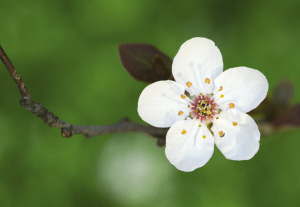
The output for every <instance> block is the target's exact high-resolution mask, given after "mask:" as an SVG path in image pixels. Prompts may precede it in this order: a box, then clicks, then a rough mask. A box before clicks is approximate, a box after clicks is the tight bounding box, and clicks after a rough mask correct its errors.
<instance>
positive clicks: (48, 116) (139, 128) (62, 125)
mask: <svg viewBox="0 0 300 207" xmlns="http://www.w3.org/2000/svg"><path fill="white" fill-rule="evenodd" d="M0 59H1V61H2V62H3V63H4V65H5V67H6V69H7V70H8V72H9V73H10V75H11V77H12V79H13V80H14V82H15V83H16V85H17V87H18V89H19V92H20V94H21V98H22V99H21V100H20V104H21V105H22V106H23V107H24V108H25V109H27V110H28V111H30V112H31V113H33V114H35V115H36V116H37V117H39V118H41V119H42V120H43V121H44V123H45V124H48V125H49V127H56V128H59V129H61V135H62V136H63V137H72V136H73V135H74V134H83V135H84V136H85V137H87V138H90V137H95V136H99V135H104V134H113V133H123V132H141V133H146V134H149V135H151V136H153V137H155V138H157V139H158V141H157V144H158V145H159V146H164V145H165V137H166V134H167V131H168V128H156V127H153V126H145V125H141V124H137V123H134V122H131V121H130V120H129V119H128V118H124V119H122V120H121V121H119V123H117V124H113V125H102V126H87V125H72V124H70V123H68V122H65V121H63V120H61V119H59V118H58V117H57V116H56V115H55V114H53V113H52V112H51V111H49V110H48V109H46V108H45V107H43V106H42V105H41V104H39V103H36V102H35V101H33V100H32V98H31V95H30V93H29V91H28V89H27V88H26V86H25V84H24V82H23V80H22V78H21V76H20V74H19V73H18V72H17V71H16V69H15V68H14V66H13V64H12V63H11V61H10V60H9V58H8V56H7V55H6V53H5V52H4V50H3V48H2V47H1V45H0Z"/></svg>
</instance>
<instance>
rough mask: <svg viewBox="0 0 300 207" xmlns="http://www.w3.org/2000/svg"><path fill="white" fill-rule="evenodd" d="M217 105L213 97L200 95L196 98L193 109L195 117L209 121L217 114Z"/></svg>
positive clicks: (202, 120)
mask: <svg viewBox="0 0 300 207" xmlns="http://www.w3.org/2000/svg"><path fill="white" fill-rule="evenodd" d="M216 107H217V106H216V103H215V102H214V99H213V98H210V97H209V96H206V95H200V96H197V97H196V98H194V100H193V103H192V106H191V111H192V115H193V116H194V118H196V119H200V120H201V122H207V121H210V120H211V119H212V118H213V117H214V116H215V115H216V114H217V112H218V110H217V108H216Z"/></svg>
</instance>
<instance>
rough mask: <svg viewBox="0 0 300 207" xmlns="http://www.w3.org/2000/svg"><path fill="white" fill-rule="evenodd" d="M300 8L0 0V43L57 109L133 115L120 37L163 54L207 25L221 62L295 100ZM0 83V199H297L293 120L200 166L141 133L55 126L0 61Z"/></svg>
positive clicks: (69, 206)
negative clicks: (250, 153) (29, 107)
mask: <svg viewBox="0 0 300 207" xmlns="http://www.w3.org/2000/svg"><path fill="white" fill-rule="evenodd" d="M299 9H300V2H299V1H298V0H285V1H280V0H275V1H274V0H267V1H260V0H252V1H233V0H228V1H223V0H218V1H211V0H202V1H196V0H185V1H170V0H152V1H141V0H127V1H123V0H112V1H104V0H90V1H80V0H51V1H50V0H28V1H17V0H10V1H1V6H0V17H1V18H0V19H1V21H0V44H1V46H2V47H3V48H4V50H5V51H6V53H7V54H8V56H9V57H10V59H11V61H12V62H13V64H14V66H15V67H16V69H17V70H18V71H19V72H20V74H21V76H22V78H23V80H24V82H25V84H26V86H27V88H28V89H29V91H30V92H31V95H32V97H33V100H35V101H37V102H39V103H41V104H42V105H43V106H45V107H47V108H48V109H50V110H51V111H52V112H54V113H55V114H56V115H58V116H59V117H60V118H61V119H63V120H66V121H68V122H70V123H73V124H88V125H102V124H113V123H116V122H118V120H120V119H121V118H123V117H125V116H128V117H130V118H131V119H132V120H133V121H136V122H139V123H143V121H142V120H141V119H140V118H139V116H138V114H137V100H138V97H139V95H140V93H141V91H142V90H143V89H144V87H146V84H145V83H142V82H137V81H135V80H134V79H133V78H131V77H130V76H129V75H128V74H127V72H126V71H125V70H124V69H123V68H122V66H121V64H120V61H119V57H118V52H117V46H118V44H121V43H149V44H153V45H155V46H157V47H158V48H159V49H160V50H162V51H163V52H165V53H166V54H168V55H169V56H170V57H172V58H173V57H174V56H175V54H176V52H177V51H178V49H179V47H180V45H181V44H182V43H183V42H184V41H186V40H187V39H190V38H192V37H207V38H209V39H212V40H213V41H214V42H215V43H216V45H217V46H218V47H219V48H220V50H221V52H222V55H223V60H224V66H225V69H226V68H230V67H236V66H248V67H252V68H256V69H259V70H260V71H261V72H262V73H264V74H265V76H266V77H267V79H268V81H269V85H270V90H269V91H270V92H272V91H273V90H274V87H275V85H276V84H277V83H278V82H279V81H281V80H283V79H288V80H290V81H292V83H293V84H294V87H295V96H294V98H293V100H292V103H297V102H299V101H300V95H299V90H300V81H299V77H300V62H299V59H300V58H299V56H300V40H299V37H300V26H299V20H300V12H299ZM249 84H251V83H249ZM0 88H1V89H0V92H1V96H0V103H1V107H0V114H1V115H0V206H3V207H6V206H18V207H19V206H30V207H35V206H63V207H73V206H75V207H76V206H78V207H79V206H80V207H81V206H108V207H109V206H120V207H123V206H124V207H126V206H130V207H134V206H138V207H143V206H147V207H148V206H149V207H150V206H172V207H177V206H178V207H181V206H210V207H214V206H230V207H234V206H246V207H247V206H249V207H250V206H286V205H289V206H300V199H299V194H300V176H299V172H300V169H299V157H300V151H299V146H300V130H298V131H297V130H293V131H284V132H278V133H275V134H272V135H270V136H267V137H262V139H261V142H260V143H261V147H260V150H259V152H258V153H257V155H255V156H254V158H253V159H251V160H249V161H243V162H237V161H230V160H227V159H226V158H225V157H224V156H223V155H222V154H221V153H220V152H219V150H218V149H217V148H215V152H214V155H213V157H212V158H211V160H210V161H209V162H208V163H207V164H206V165H205V166H204V167H202V168H200V169H197V170H195V171H194V172H191V173H184V172H181V171H178V170H177V169H176V168H175V167H173V166H172V165H171V164H170V163H169V162H168V160H167V159H166V157H165V155H164V148H163V147H162V148H159V147H157V146H156V140H155V139H152V138H151V137H149V136H147V135H144V134H134V133H126V134H117V135H106V136H101V137H95V138H91V139H85V138H84V137H83V136H81V135H77V136H74V137H72V138H70V139H64V138H62V137H61V136H60V130H59V129H56V128H49V127H48V126H47V125H44V124H43V122H42V120H40V119H38V118H36V117H35V116H34V115H33V114H31V113H30V112H28V111H26V110H25V109H24V108H22V107H21V106H20V104H19V102H18V100H19V99H20V94H19V92H18V90H17V88H16V86H15V84H14V82H13V81H12V79H11V78H10V76H9V73H8V72H7V71H6V69H5V67H4V65H3V64H2V63H0Z"/></svg>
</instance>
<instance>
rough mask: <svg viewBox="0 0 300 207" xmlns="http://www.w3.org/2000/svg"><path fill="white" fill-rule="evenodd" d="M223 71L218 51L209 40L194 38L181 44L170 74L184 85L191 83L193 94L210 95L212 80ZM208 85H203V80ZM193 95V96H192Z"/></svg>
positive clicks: (212, 85)
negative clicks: (206, 80) (208, 82)
mask: <svg viewBox="0 0 300 207" xmlns="http://www.w3.org/2000/svg"><path fill="white" fill-rule="evenodd" d="M222 71H223V60H222V55H221V52H220V50H219V49H218V48H217V47H216V46H215V43H214V42H213V41H211V40H209V39H206V38H201V37H195V38H193V39H190V40H188V41H186V42H185V43H183V44H182V45H181V47H180V49H179V51H178V53H177V55H176V56H175V58H174V60H173V65H172V73H173V76H174V78H175V80H176V81H177V82H179V83H182V84H184V85H185V84H186V83H187V82H191V83H192V84H193V85H192V87H191V88H192V89H193V90H191V89H189V88H187V90H188V91H189V92H190V93H191V94H194V92H195V93H197V94H199V93H211V92H212V90H213V89H214V79H215V78H216V77H217V76H218V75H219V74H221V73H222ZM206 78H209V79H210V84H205V79H206ZM194 95H195V94H194Z"/></svg>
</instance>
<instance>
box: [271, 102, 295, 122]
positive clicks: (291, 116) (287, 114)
mask: <svg viewBox="0 0 300 207" xmlns="http://www.w3.org/2000/svg"><path fill="white" fill-rule="evenodd" d="M273 124H274V125H275V126H277V127H281V126H293V127H300V104H297V105H295V106H293V107H290V108H287V109H285V110H284V111H283V112H282V113H281V114H278V115H277V116H276V118H275V119H274V121H273Z"/></svg>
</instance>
